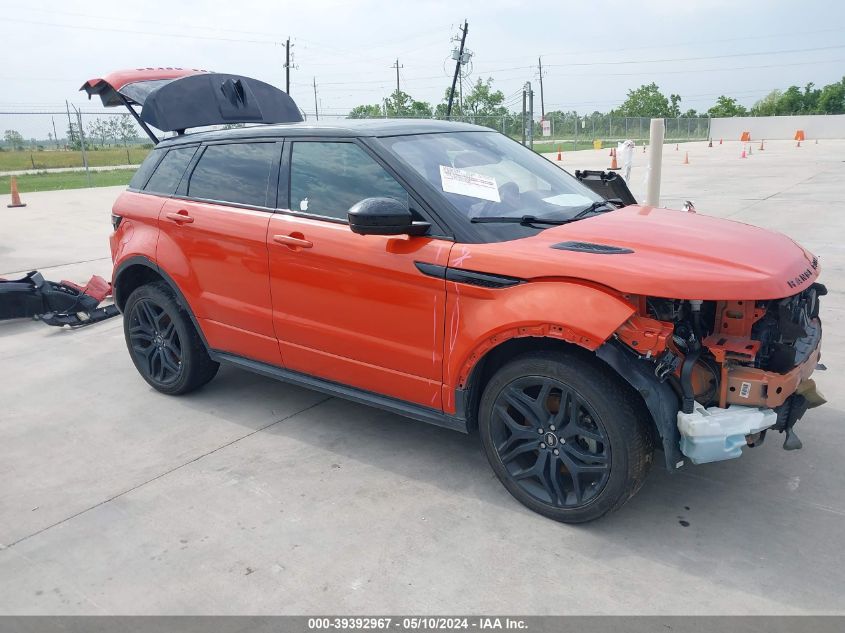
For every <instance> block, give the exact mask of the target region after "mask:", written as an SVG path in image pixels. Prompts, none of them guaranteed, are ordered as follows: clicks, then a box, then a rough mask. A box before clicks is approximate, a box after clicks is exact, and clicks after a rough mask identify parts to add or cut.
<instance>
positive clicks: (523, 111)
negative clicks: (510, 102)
mask: <svg viewBox="0 0 845 633" xmlns="http://www.w3.org/2000/svg"><path fill="white" fill-rule="evenodd" d="M527 96H528V95H527V94H526V92H525V86H523V87H522V144H523V145H525V99H526V97H527Z"/></svg>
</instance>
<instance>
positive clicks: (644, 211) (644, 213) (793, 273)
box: [462, 205, 819, 301]
mask: <svg viewBox="0 0 845 633" xmlns="http://www.w3.org/2000/svg"><path fill="white" fill-rule="evenodd" d="M566 241H579V242H595V243H598V244H606V245H612V246H621V247H626V248H630V249H632V250H633V251H634V252H633V253H629V254H618V255H594V254H591V253H580V252H574V251H563V250H555V249H552V248H551V247H552V245H554V244H558V243H560V242H566ZM751 244H753V245H754V247H753V248H749V245H751ZM462 247H463V248H465V257H464V259H463V260H462V261H463V262H465V263H463V264H462V267H464V268H471V269H473V270H480V271H484V272H489V273H498V274H504V275H512V276H516V277H524V278H528V279H534V278H539V277H550V278H570V279H581V280H586V281H593V282H596V283H599V284H602V285H604V286H607V287H609V288H614V289H616V290H618V291H620V292H624V293H631V294H637V295H648V296H653V297H666V298H671V299H703V300H716V301H720V300H725V299H740V300H742V299H780V298H783V297H788V296H791V295H794V294H795V293H796V292H799V291H800V290H802V289H804V288H807V287H809V286H810V284H812V282H813V281H814V280H815V279H816V277H818V272H819V271H818V269H817V268H814V267H813V262H812V257H811V256H810V255H809V254H808V253H807V252H806V251H805V250H804V249H802V248H801V247H800V246H798V245H797V244H796V243H795V242H793V241H792V240H791V239H789V238H788V237H786V236H785V235H781V234H780V233H775V232H772V231H768V230H766V229H761V228H758V227H756V226H751V225H748V224H742V223H740V222H734V221H732V220H723V219H720V218H713V217H708V216H706V215H702V214H700V213H679V212H678V211H672V210H669V209H658V208H653V207H642V206H636V205H634V206H629V207H625V208H623V209H619V210H617V211H614V212H613V213H604V214H601V215H596V216H593V217H589V218H585V219H583V220H580V221H578V222H574V223H572V224H566V225H564V226H558V227H551V228H549V229H547V230H545V231H542V232H540V233H538V234H537V235H534V236H533V237H528V238H524V239H520V240H513V241H510V242H504V243H491V244H466V245H462ZM791 284H792V285H791Z"/></svg>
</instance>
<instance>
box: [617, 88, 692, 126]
mask: <svg viewBox="0 0 845 633" xmlns="http://www.w3.org/2000/svg"><path fill="white" fill-rule="evenodd" d="M671 99H672V102H671V105H670V103H669V99H668V98H667V97H666V95H664V94H663V93H662V92H660V88H659V87H658V86H657V84H656V83H654V82H652V83H650V84H647V85H642V86H640V87H639V88H637V89H636V90H629V91H628V97H627V98H626V99H625V101H624V103H623V104H622V105H621V106H619V108H618V109H617V110H615V111H613V113H612V114H613V115H614V116H629V117H638V116H641V117H655V118H659V117H663V118H668V117H673V116H678V115H679V114H680V103H681V97H680V96H679V95H671Z"/></svg>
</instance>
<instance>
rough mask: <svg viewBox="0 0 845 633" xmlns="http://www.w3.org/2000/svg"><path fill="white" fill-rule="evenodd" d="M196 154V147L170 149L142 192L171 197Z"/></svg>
mask: <svg viewBox="0 0 845 633" xmlns="http://www.w3.org/2000/svg"><path fill="white" fill-rule="evenodd" d="M196 152H197V148H196V146H194V147H175V148H173V149H171V150H170V151H169V152H167V156H165V157H164V158H162V159H161V162H160V163H159V164H158V167H157V168H156V170H155V173H154V174H153V175H152V178H150V180H149V182H147V186H146V187H144V191H146V192H148V193H160V194H162V195H165V196H172V195H173V193H174V192H175V191H176V187H178V186H179V182H180V181H181V180H182V175H183V174H184V173H185V169H187V167H188V163H190V162H191V159H192V158H193V157H194V154H196Z"/></svg>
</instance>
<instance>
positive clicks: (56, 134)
mask: <svg viewBox="0 0 845 633" xmlns="http://www.w3.org/2000/svg"><path fill="white" fill-rule="evenodd" d="M50 119H51V120H52V121H53V141H54V142H55V143H56V149H59V135H58V133H57V132H56V118H55V117H50Z"/></svg>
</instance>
